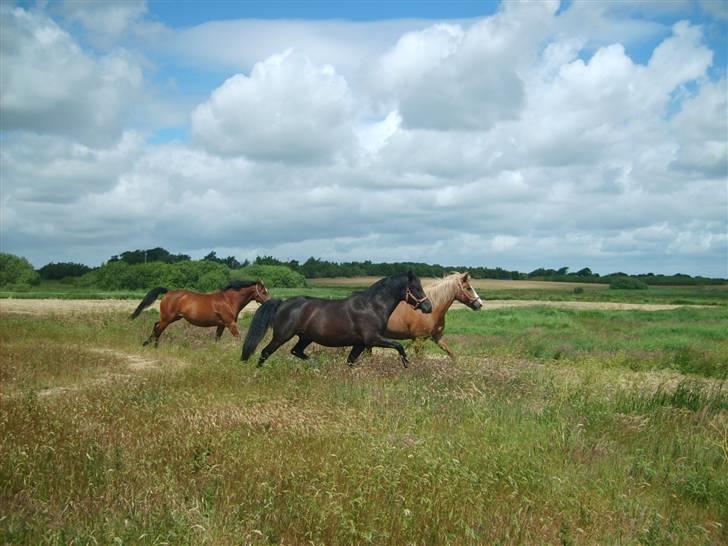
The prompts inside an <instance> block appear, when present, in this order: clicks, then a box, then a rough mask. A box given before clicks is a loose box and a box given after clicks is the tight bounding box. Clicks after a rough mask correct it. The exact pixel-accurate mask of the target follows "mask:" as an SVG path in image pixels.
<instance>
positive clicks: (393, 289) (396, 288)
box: [373, 279, 407, 317]
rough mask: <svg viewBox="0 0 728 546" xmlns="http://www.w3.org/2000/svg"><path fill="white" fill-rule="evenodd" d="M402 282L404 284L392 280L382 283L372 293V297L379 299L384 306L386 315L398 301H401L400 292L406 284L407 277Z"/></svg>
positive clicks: (389, 313) (390, 312)
mask: <svg viewBox="0 0 728 546" xmlns="http://www.w3.org/2000/svg"><path fill="white" fill-rule="evenodd" d="M403 282H404V285H401V284H400V283H399V282H397V281H394V280H393V281H392V282H389V283H387V284H384V285H382V286H381V288H379V289H378V290H377V291H376V293H375V294H374V295H373V296H374V299H376V300H377V301H379V302H380V304H381V305H382V306H383V307H384V308H385V310H386V312H387V314H386V316H387V317H388V316H389V315H391V314H392V312H393V311H394V309H395V308H396V307H397V305H399V302H400V301H402V293H403V292H404V290H405V288H406V286H407V279H404V281H403Z"/></svg>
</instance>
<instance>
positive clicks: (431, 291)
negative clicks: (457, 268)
mask: <svg viewBox="0 0 728 546" xmlns="http://www.w3.org/2000/svg"><path fill="white" fill-rule="evenodd" d="M461 277H462V273H451V274H450V275H448V276H447V277H443V278H442V279H440V280H439V281H437V282H436V283H435V284H433V285H431V286H428V287H427V288H425V293H426V294H427V296H428V297H429V298H430V302H431V303H432V307H433V308H434V307H437V306H439V305H442V304H443V303H445V302H447V301H452V300H453V299H454V298H455V294H457V291H458V285H459V283H460V278H461Z"/></svg>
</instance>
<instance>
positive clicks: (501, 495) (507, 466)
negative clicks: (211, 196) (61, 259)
mask: <svg viewBox="0 0 728 546" xmlns="http://www.w3.org/2000/svg"><path fill="white" fill-rule="evenodd" d="M508 312H509V311H507V310H506V311H503V313H508ZM510 312H511V313H516V312H517V311H515V310H513V311H510ZM518 312H520V311H518ZM703 313H704V314H706V316H709V315H707V313H708V312H707V311H706V312H703ZM152 316H153V313H149V314H148V315H143V316H142V317H141V319H140V320H139V321H133V322H132V321H128V320H126V318H125V316H124V314H122V313H117V314H111V315H108V316H106V315H101V314H99V315H93V314H91V315H88V314H77V315H76V314H74V315H61V316H54V317H53V318H52V319H45V318H38V317H35V318H30V317H27V316H20V315H9V314H3V315H2V321H0V346H1V347H2V350H1V351H0V381H1V385H2V392H3V394H5V393H7V392H11V393H13V396H12V397H7V398H4V399H3V400H2V407H0V542H2V543H7V544H94V543H100V544H115V543H116V544H118V543H122V544H123V543H127V544H163V543H167V544H271V543H273V544H342V543H345V544H365V543H374V544H493V543H498V544H504V545H505V544H508V545H510V544H513V545H516V544H518V545H520V544H534V545H535V544H539V545H540V544H584V545H591V544H617V543H624V544H705V545H708V544H717V543H720V542H725V541H726V540H728V534H727V533H728V531H727V530H726V528H725V521H726V517H727V516H728V511H727V510H728V509H727V508H726V507H728V479H726V477H725V476H726V475H728V472H726V469H727V468H728V460H727V459H726V453H727V452H728V446H727V445H726V438H727V437H728V408H727V406H726V397H725V393H723V392H722V391H721V388H722V383H721V382H720V381H718V380H716V379H707V378H706V379H701V378H699V377H692V378H690V377H687V376H685V375H683V374H680V373H677V372H675V371H658V370H651V371H629V370H625V369H624V368H619V367H615V366H614V363H613V362H612V361H611V360H609V359H607V358H606V357H604V356H603V355H602V354H601V353H593V354H590V355H587V356H585V357H583V358H581V359H580V360H571V361H558V362H557V361H554V360H552V359H538V358H533V357H529V356H526V355H523V354H516V353H515V352H514V353H513V354H507V353H504V352H498V354H488V355H487V356H485V352H483V353H479V354H467V353H468V351H464V352H465V353H466V354H464V355H463V356H461V358H460V359H459V360H458V362H457V363H452V362H450V361H449V360H448V359H446V358H444V357H441V356H440V355H439V354H437V353H431V352H429V351H425V352H424V353H423V354H422V355H420V356H413V359H412V360H413V361H412V365H411V366H410V368H409V369H407V370H405V369H403V368H402V366H401V365H400V364H399V362H398V358H397V356H396V354H395V353H394V352H393V351H383V350H382V351H375V352H374V354H373V355H371V356H370V357H366V358H364V359H363V360H362V361H361V363H360V365H359V366H357V367H354V368H349V367H348V366H346V365H345V364H343V361H344V358H345V353H346V351H337V350H329V349H323V348H317V349H316V350H314V351H312V354H313V358H312V360H311V361H309V362H308V363H302V362H300V361H298V360H295V359H293V358H292V357H291V356H290V355H288V353H287V352H286V351H284V350H283V349H282V350H281V351H279V352H278V353H276V354H275V355H274V356H273V357H271V359H270V360H269V365H268V366H266V367H264V368H262V369H256V368H255V367H254V366H252V365H243V364H241V363H240V361H239V360H238V358H239V349H240V346H239V341H238V340H234V339H233V338H232V337H231V336H229V335H227V334H226V336H225V337H224V338H223V339H222V340H221V342H219V343H215V342H214V341H213V337H214V335H213V332H212V331H211V330H205V329H200V328H194V327H191V326H188V325H185V324H177V325H175V326H177V327H176V328H175V327H174V326H173V327H171V328H170V332H169V335H168V337H166V338H163V340H162V343H161V344H160V348H159V349H158V350H154V349H151V348H146V349H143V348H142V347H141V346H140V342H141V340H142V339H144V338H145V337H146V335H147V334H148V329H149V327H150V319H151V318H152ZM458 316H459V317H460V318H458V320H454V321H453V322H454V323H455V324H458V323H459V321H460V320H462V319H464V318H470V319H472V318H473V317H474V316H476V315H473V314H472V313H470V312H465V311H463V312H462V314H461V315H458ZM508 316H509V315H507V314H506V315H503V318H504V319H506V318H508ZM539 316H543V315H539ZM701 316H702V315H701ZM547 318H550V319H551V320H555V318H554V317H547ZM242 322H243V323H244V321H242ZM99 325H100V326H99ZM242 329H243V331H244V326H243V328H242ZM561 332H562V333H561V334H560V335H562V336H565V337H566V336H567V335H568V331H567V330H563V331H561ZM165 335H166V334H165ZM455 335H456V336H457V339H458V344H459V346H461V347H463V348H467V347H468V346H478V343H479V339H480V338H479V334H473V333H471V332H469V331H468V330H467V329H465V328H462V327H461V329H460V330H457V331H456V332H455ZM698 342H699V341H698ZM48 389H58V390H57V391H56V392H55V393H54V394H53V396H49V395H45V396H43V395H42V394H43V393H44V392H46V391H47V390H48Z"/></svg>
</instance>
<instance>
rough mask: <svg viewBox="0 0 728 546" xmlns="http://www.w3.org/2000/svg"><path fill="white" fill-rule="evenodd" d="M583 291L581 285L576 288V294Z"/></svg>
mask: <svg viewBox="0 0 728 546" xmlns="http://www.w3.org/2000/svg"><path fill="white" fill-rule="evenodd" d="M583 293H584V289H583V288H582V287H581V286H577V287H576V288H574V294H583Z"/></svg>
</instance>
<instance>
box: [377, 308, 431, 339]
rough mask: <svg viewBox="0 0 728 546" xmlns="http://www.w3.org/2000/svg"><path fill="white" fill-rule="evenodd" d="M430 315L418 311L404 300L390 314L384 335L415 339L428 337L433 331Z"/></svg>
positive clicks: (394, 337)
mask: <svg viewBox="0 0 728 546" xmlns="http://www.w3.org/2000/svg"><path fill="white" fill-rule="evenodd" d="M431 323H432V321H431V320H430V319H429V315H425V314H424V313H418V312H417V311H415V310H414V309H412V307H410V306H409V305H407V304H406V303H404V302H400V304H399V305H398V306H397V307H396V308H395V309H394V312H393V313H392V314H391V315H390V316H389V320H388V321H387V328H386V330H385V332H384V335H385V336H386V337H389V338H393V339H414V338H417V337H427V336H429V335H430V333H431V331H432V324H431Z"/></svg>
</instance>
